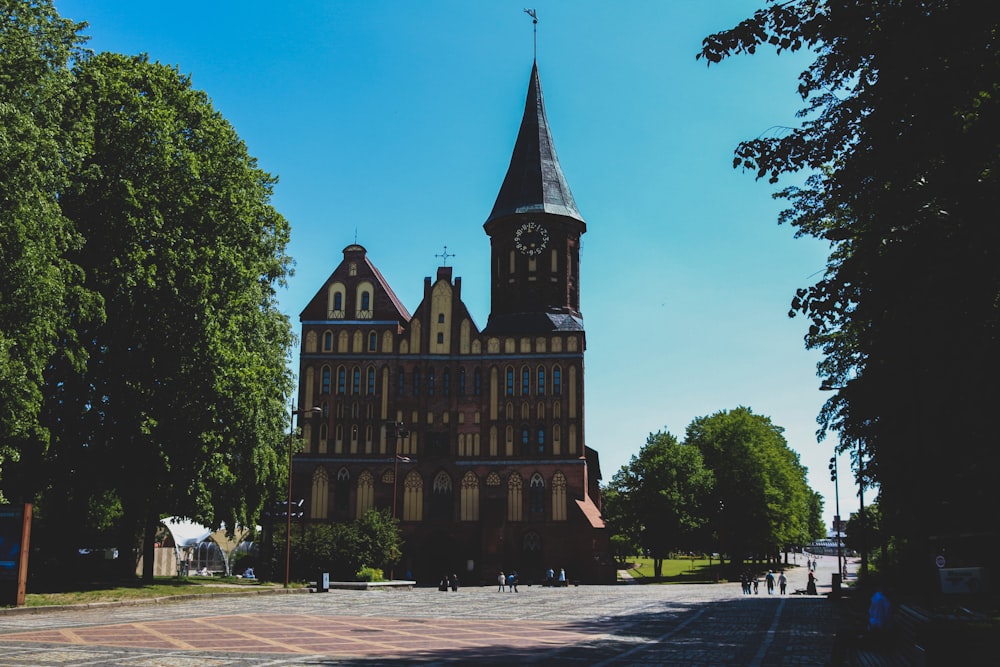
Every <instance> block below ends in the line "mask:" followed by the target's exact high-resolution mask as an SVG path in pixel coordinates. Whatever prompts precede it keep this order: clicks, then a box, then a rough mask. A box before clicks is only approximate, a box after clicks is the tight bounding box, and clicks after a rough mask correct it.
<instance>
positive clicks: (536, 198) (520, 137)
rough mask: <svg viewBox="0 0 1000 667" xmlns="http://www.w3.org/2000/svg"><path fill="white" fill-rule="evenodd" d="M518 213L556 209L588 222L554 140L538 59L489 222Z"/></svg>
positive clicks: (558, 211) (560, 212)
mask: <svg viewBox="0 0 1000 667" xmlns="http://www.w3.org/2000/svg"><path fill="white" fill-rule="evenodd" d="M518 213H553V214H556V215H564V216H567V217H570V218H574V219H576V220H579V221H580V222H584V220H583V216H582V215H580V211H578V210H577V208H576V202H575V201H574V200H573V193H572V192H570V190H569V185H568V184H567V183H566V177H565V176H563V172H562V167H560V166H559V158H558V157H557V156H556V148H555V145H554V144H553V143H552V134H551V132H549V121H548V119H547V118H546V116H545V102H544V100H543V99H542V84H541V82H540V81H539V79H538V64H537V63H532V66H531V81H530V82H529V83H528V96H527V99H526V100H525V102H524V116H523V117H522V118H521V129H520V130H518V133H517V141H516V142H515V143H514V152H513V154H512V155H511V156H510V166H509V167H507V175H506V176H505V177H504V179H503V185H501V186H500V194H498V195H497V200H496V203H494V204H493V211H492V212H491V213H490V217H489V218H487V219H486V223H485V224H489V223H490V222H492V221H493V220H496V219H498V218H503V217H506V216H509V215H514V214H518Z"/></svg>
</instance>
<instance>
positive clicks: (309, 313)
mask: <svg viewBox="0 0 1000 667" xmlns="http://www.w3.org/2000/svg"><path fill="white" fill-rule="evenodd" d="M483 227H484V229H485V232H486V235H487V236H488V237H489V239H490V247H491V254H490V267H489V270H490V276H491V291H490V294H491V310H490V316H489V321H488V322H487V323H486V326H485V328H483V329H481V330H480V329H479V327H478V326H477V325H476V323H475V322H474V321H473V319H472V317H471V316H470V314H469V310H468V308H466V306H465V304H464V303H463V301H462V279H461V278H459V277H454V276H453V275H452V267H449V266H441V267H439V268H438V269H437V275H436V276H434V278H433V279H431V278H430V277H428V278H425V279H424V292H423V300H422V301H421V303H420V304H419V305H418V306H417V308H416V310H415V311H414V312H413V314H411V313H410V312H409V311H408V310H407V309H406V307H405V306H404V305H403V304H402V303H401V302H400V300H399V298H397V296H396V294H395V293H394V292H393V290H392V287H391V286H390V285H389V284H388V283H387V282H386V280H385V278H384V277H383V276H382V274H381V273H380V272H379V270H378V268H377V267H376V266H375V264H374V263H373V261H372V259H371V258H370V257H369V256H368V253H367V251H366V250H365V248H364V247H362V246H360V245H358V244H352V245H349V246H347V247H346V248H344V251H343V253H344V258H343V261H341V262H340V264H339V265H338V266H337V267H336V269H334V271H333V273H332V274H331V275H330V277H329V278H327V280H326V282H325V283H324V284H323V285H322V286H321V287H320V289H319V291H318V292H317V293H316V295H315V296H314V297H313V298H312V300H311V301H310V302H309V304H308V305H307V306H306V308H305V309H304V310H303V311H302V314H301V317H300V320H301V324H302V337H301V340H302V350H301V355H300V373H299V378H300V385H299V405H301V406H308V407H311V406H318V407H320V408H321V414H320V415H319V416H316V417H314V418H311V419H302V420H301V422H302V433H303V440H304V443H305V445H304V447H305V449H304V451H302V452H300V453H298V454H296V456H295V457H294V463H293V478H292V483H293V488H294V489H295V490H296V492H295V497H302V498H304V500H305V504H304V516H303V521H306V522H334V521H349V520H352V519H354V518H357V517H359V516H361V515H362V514H364V512H365V511H367V510H369V509H373V508H377V509H385V510H388V511H390V512H392V514H393V516H395V517H396V518H397V519H398V520H399V522H400V528H401V531H402V534H403V539H404V542H405V544H404V548H403V552H404V556H403V562H402V563H401V564H400V565H398V566H397V568H396V572H397V573H402V572H408V573H410V575H411V576H412V577H414V578H415V579H416V580H417V581H418V582H420V583H431V582H434V583H436V582H437V580H438V579H439V578H440V577H441V575H442V574H444V573H455V574H458V575H459V578H460V579H461V580H462V581H463V583H468V584H472V583H479V582H489V583H493V582H495V581H496V577H497V574H498V572H500V571H504V572H511V571H516V572H518V574H519V576H520V578H521V580H522V581H523V582H524V581H529V582H530V581H539V580H541V579H542V578H543V577H544V573H545V572H546V571H547V570H548V569H550V568H551V569H553V570H554V571H556V572H558V571H559V570H560V569H565V571H566V576H567V579H569V580H570V581H581V582H585V583H613V582H614V580H615V571H614V566H613V564H612V560H611V558H610V554H609V549H608V531H607V528H606V527H605V525H604V522H603V520H602V518H601V500H600V488H599V480H600V478H601V473H600V464H599V460H598V455H597V452H596V451H595V450H593V449H591V448H590V447H588V446H587V444H586V438H585V436H584V364H583V356H584V350H585V349H586V334H585V331H584V326H583V317H582V314H581V312H580V238H581V236H582V235H583V234H584V233H585V232H586V229H587V225H586V222H585V221H584V219H583V216H581V215H580V212H579V211H578V210H577V207H576V203H575V201H574V200H573V195H572V193H571V192H570V189H569V186H568V184H567V183H566V179H565V177H564V176H563V172H562V169H561V167H560V166H559V160H558V158H557V157H556V151H555V147H554V146H553V143H552V136H551V134H550V131H549V125H548V120H547V118H546V115H545V106H544V101H543V98H542V88H541V84H540V82H539V78H538V68H537V65H533V67H532V71H531V78H530V82H529V84H528V94H527V100H526V102H525V107H524V117H523V119H522V121H521V127H520V130H519V131H518V135H517V139H516V142H515V145H514V151H513V154H512V156H511V160H510V166H509V168H508V171H507V175H506V177H505V178H504V180H503V183H502V185H501V186H500V191H499V194H498V196H497V198H496V202H495V203H494V205H493V209H492V211H491V212H490V214H489V216H488V217H487V219H486V222H485V224H484V225H483ZM483 268H484V270H485V267H483Z"/></svg>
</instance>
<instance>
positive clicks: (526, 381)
mask: <svg viewBox="0 0 1000 667" xmlns="http://www.w3.org/2000/svg"><path fill="white" fill-rule="evenodd" d="M530 393H531V372H530V371H529V370H528V367H527V366H524V367H522V368H521V396H527V395H528V394H530Z"/></svg>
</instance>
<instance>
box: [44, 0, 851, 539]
mask: <svg viewBox="0 0 1000 667" xmlns="http://www.w3.org/2000/svg"><path fill="white" fill-rule="evenodd" d="M763 4H764V2H763V0H715V1H713V2H704V1H703V0H663V1H653V0H646V1H628V0H624V1H619V2H613V3H612V2H607V1H606V0H601V1H598V0H572V1H570V0H561V1H556V0H544V1H542V0H533V4H532V5H531V6H533V7H534V8H535V9H536V10H537V12H538V16H539V24H538V55H537V58H538V66H539V74H540V77H541V82H542V88H543V91H544V94H545V104H546V109H547V112H548V118H549V123H550V125H551V128H552V134H553V138H554V141H555V145H556V149H557V151H558V154H559V160H560V163H561V164H562V168H563V171H564V173H565V174H566V178H567V180H568V182H569V185H570V187H571V189H572V191H573V194H574V196H575V198H576V202H577V205H578V207H579V209H580V212H581V213H582V214H583V216H584V218H585V219H586V221H587V225H588V227H587V229H588V231H587V234H586V235H585V236H584V237H583V249H582V252H581V301H582V310H583V315H584V320H585V323H586V329H587V355H586V438H587V444H588V445H590V446H591V447H593V448H595V449H597V450H598V451H599V452H600V455H601V465H602V472H603V474H604V481H605V483H606V482H608V481H609V480H610V479H611V476H612V475H613V474H614V472H615V471H616V470H617V469H618V468H619V467H621V466H622V465H624V464H626V463H627V462H628V461H629V459H630V457H631V456H632V455H633V454H635V453H637V452H638V450H639V448H640V447H641V446H642V445H643V444H644V443H645V440H646V437H647V436H648V435H649V434H650V433H652V432H656V431H659V430H664V429H665V430H669V431H671V432H672V433H674V434H676V435H678V436H679V437H683V434H684V429H685V428H686V426H687V425H688V424H689V423H690V422H691V420H693V419H694V418H696V417H700V416H704V415H708V414H711V413H714V412H716V411H718V410H722V409H731V408H735V407H737V406H740V405H744V406H749V407H751V408H752V409H753V410H754V412H756V413H757V414H763V415H767V416H769V417H771V419H772V420H773V421H774V422H775V423H776V424H778V425H779V426H782V427H784V428H785V429H786V430H785V435H786V437H787V439H788V442H789V444H790V445H791V447H792V448H793V449H795V450H796V451H797V452H798V453H799V454H800V456H801V459H802V462H803V464H804V465H806V466H807V467H808V468H809V482H810V484H811V485H812V487H813V488H815V489H816V490H818V491H820V492H821V493H822V494H823V495H824V497H825V498H826V511H825V517H826V520H827V523H828V524H829V521H830V519H831V518H832V516H833V514H834V489H833V484H832V483H831V482H830V480H829V474H828V472H827V462H828V460H829V457H830V456H831V455H832V450H833V445H834V442H835V441H834V440H833V439H832V437H831V438H828V439H827V440H826V441H825V442H823V443H819V444H818V443H817V442H816V437H815V431H816V422H815V417H816V414H817V413H818V412H819V409H820V406H821V405H822V403H823V401H824V400H825V398H826V395H825V394H824V393H823V392H820V391H819V390H818V387H819V380H818V379H817V378H816V375H815V365H816V362H817V361H818V360H819V356H818V355H817V354H816V353H814V352H809V351H806V350H805V349H804V347H803V343H802V337H803V335H804V333H805V331H806V329H807V326H808V324H807V322H806V321H805V320H803V319H802V318H800V317H799V318H794V319H790V318H788V316H787V312H788V309H789V302H790V300H791V298H792V296H793V294H794V291H795V289H796V288H798V287H805V286H807V285H809V284H811V283H812V282H814V281H815V280H816V279H817V278H818V277H819V276H820V274H821V273H822V271H823V268H824V266H825V261H826V254H827V246H826V244H825V243H821V242H819V241H815V240H812V239H794V238H793V230H792V229H791V228H788V227H782V226H779V225H778V224H777V214H778V212H779V211H780V210H781V208H782V207H783V206H782V202H780V201H774V200H773V199H772V198H771V194H772V193H773V192H774V190H775V187H774V186H770V185H768V184H767V183H765V182H762V181H761V182H758V181H755V180H754V178H753V175H752V174H749V173H744V172H742V171H740V170H734V169H733V168H732V166H731V165H732V156H733V149H734V148H735V147H736V145H737V143H738V142H739V141H741V140H743V139H749V138H753V137H757V136H760V135H764V134H768V133H769V132H773V131H775V130H774V129H773V128H775V127H781V126H790V125H794V124H795V122H796V118H795V112H796V111H797V110H798V109H799V108H801V106H802V104H801V101H800V100H799V99H798V97H797V95H796V93H795V89H796V77H797V75H798V73H799V72H800V71H801V70H802V69H803V68H804V66H805V65H806V64H807V62H808V60H807V58H806V57H805V56H803V55H798V54H782V55H781V56H774V55H773V54H772V53H770V52H767V51H766V50H765V51H762V52H760V53H758V54H757V55H755V56H752V57H739V58H735V59H733V60H730V61H726V62H723V63H721V64H720V65H717V66H715V65H713V66H712V67H711V68H707V67H706V66H705V63H704V61H695V54H696V53H697V51H698V48H699V46H700V44H701V40H702V38H703V37H705V36H706V35H708V34H710V33H712V32H716V31H719V30H723V29H726V28H729V27H731V26H733V25H735V24H736V23H738V22H739V21H740V20H742V19H744V18H746V17H748V16H750V15H751V14H752V13H753V11H754V9H756V8H758V7H760V6H762V5H763ZM524 6H525V4H524V2H523V1H522V0H518V1H517V2H510V1H506V0H504V1H500V0H491V1H486V0H483V1H477V2H467V1H461V0H425V1H423V2H408V1H404V0H366V1H365V2H360V1H356V2H344V1H334V0H329V1H325V2H324V1H319V0H316V1H312V2H309V1H305V0H301V1H299V2H293V3H275V2H259V1H257V0H243V1H242V2H228V1H218V2H205V1H204V0H201V1H198V2H191V1H188V0H169V1H166V0H164V1H158V0H146V1H144V2H135V0H126V1H118V0H101V1H100V2H93V0H91V1H90V2H87V1H85V0H56V7H57V8H58V9H59V11H60V13H61V14H62V15H63V16H65V17H67V18H72V19H74V20H78V21H87V22H88V23H89V24H90V25H89V27H88V28H87V29H86V30H85V34H87V35H89V36H90V37H91V41H90V44H89V45H90V47H91V48H92V49H94V50H97V51H104V50H108V51H116V52H120V53H127V54H135V53H143V52H144V53H148V54H149V56H150V59H151V60H154V61H159V62H162V63H166V64H170V65H176V66H177V67H178V68H179V69H180V71H181V72H183V73H185V74H189V75H191V77H192V81H193V84H194V86H195V87H196V88H200V89H202V90H205V91H206V92H207V93H208V95H209V96H210V97H211V98H212V101H213V103H214V105H215V106H216V108H217V109H218V110H219V111H220V112H221V113H222V114H223V115H224V116H225V117H226V118H227V119H228V120H229V121H230V122H231V123H232V124H233V126H234V127H235V128H236V130H237V131H238V132H239V134H240V136H241V137H242V138H243V140H244V141H245V142H246V143H247V146H248V148H249V151H250V153H251V155H254V156H255V157H256V158H258V160H259V163H260V166H261V167H262V168H263V169H265V170H266V171H268V172H270V173H272V174H275V175H277V176H278V177H279V179H280V182H279V184H278V185H277V187H276V190H275V196H274V199H273V204H274V205H275V207H276V208H277V209H278V210H279V211H280V212H281V213H282V214H283V215H284V216H285V217H286V218H288V220H289V222H290V224H291V226H292V241H291V244H290V246H289V253H290V254H291V255H292V256H293V257H294V258H295V261H296V268H295V275H294V276H293V277H292V278H291V279H290V281H289V287H288V289H287V290H283V291H282V292H281V294H280V300H281V305H282V308H283V309H284V310H285V311H286V312H287V313H288V315H289V316H290V317H291V318H292V322H293V323H294V324H295V326H296V328H297V326H298V314H299V312H300V311H301V309H302V308H303V307H304V306H305V304H306V302H307V301H308V300H309V299H310V298H311V297H312V295H313V294H314V293H315V292H316V290H318V289H319V287H320V286H321V285H322V283H323V281H324V280H325V279H326V277H327V276H328V275H329V273H330V272H331V271H332V270H333V268H334V267H335V266H336V265H337V264H338V263H339V262H340V260H341V258H342V250H343V248H344V247H345V246H347V245H348V244H350V243H353V242H354V241H355V235H356V238H357V242H358V243H361V244H362V245H364V246H365V247H366V248H367V249H368V253H369V256H370V257H371V259H372V260H373V261H374V262H375V264H376V266H378V267H379V269H380V270H381V271H382V273H383V274H384V275H385V277H386V279H387V280H388V281H389V283H390V285H392V287H393V289H394V290H395V291H396V293H397V294H398V295H399V297H400V298H401V299H402V301H403V303H404V304H405V305H406V307H407V308H408V309H409V310H410V311H413V310H415V309H416V307H417V305H418V304H419V302H420V299H421V296H422V290H423V279H424V277H425V276H433V275H434V274H435V270H436V267H437V266H438V265H439V263H440V259H439V258H438V257H436V255H440V254H441V253H442V251H443V249H444V247H445V246H447V249H448V253H449V254H454V255H455V257H454V258H452V259H449V262H448V263H449V265H452V266H454V267H455V269H454V270H455V275H456V276H461V277H462V293H463V297H464V300H465V302H466V305H467V306H468V307H469V309H470V311H471V313H472V315H473V317H474V318H475V320H476V323H477V324H478V325H479V326H480V328H482V327H483V326H485V324H486V320H487V317H488V315H489V308H490V304H489V252H490V250H489V239H488V237H487V236H486V234H485V232H484V231H483V228H482V224H483V222H484V221H485V219H486V217H487V215H489V212H490V210H491V208H492V206H493V201H494V199H495V198H496V195H497V192H498V190H499V188H500V184H501V182H502V180H503V176H504V173H505V172H506V169H507V163H508V161H509V159H510V153H511V149H512V148H513V144H514V138H515V136H516V134H517V127H518V124H519V122H520V119H521V113H522V110H523V105H524V95H525V92H526V89H527V84H528V76H529V74H530V70H531V63H532V25H531V19H530V18H529V17H528V16H527V15H525V14H524V12H523V11H522V10H523V7H524ZM841 470H842V476H843V478H844V479H843V481H842V484H841V486H842V488H841V490H840V491H841V499H840V505H841V514H842V515H844V516H846V515H848V514H849V513H850V511H852V510H853V509H856V507H857V497H856V495H855V492H856V489H855V488H853V487H851V485H850V482H849V479H848V475H847V474H846V470H847V461H846V459H843V458H842V459H841ZM868 495H869V496H870V495H871V493H870V492H869V494H868Z"/></svg>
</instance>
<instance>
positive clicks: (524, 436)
mask: <svg viewBox="0 0 1000 667" xmlns="http://www.w3.org/2000/svg"><path fill="white" fill-rule="evenodd" d="M529 444H530V436H529V432H528V427H527V426H523V427H522V428H521V455H522V456H526V455H527V454H528V447H529Z"/></svg>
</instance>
